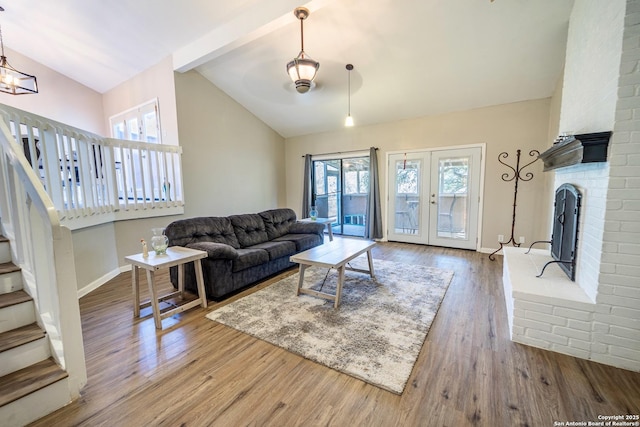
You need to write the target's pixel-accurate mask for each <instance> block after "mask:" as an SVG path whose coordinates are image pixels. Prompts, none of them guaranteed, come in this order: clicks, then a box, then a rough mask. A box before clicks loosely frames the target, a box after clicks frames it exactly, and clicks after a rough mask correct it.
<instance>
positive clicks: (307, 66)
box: [287, 7, 320, 93]
mask: <svg viewBox="0 0 640 427" xmlns="http://www.w3.org/2000/svg"><path fill="white" fill-rule="evenodd" d="M293 14H294V15H295V16H296V18H298V19H299V20H300V53H299V54H298V56H297V57H295V58H293V60H292V61H289V63H288V64H287V73H289V77H291V80H293V82H294V83H295V85H296V90H297V91H298V92H299V93H307V92H308V91H309V89H311V82H312V81H313V79H315V78H316V73H317V72H318V68H320V64H319V63H318V62H316V61H314V60H313V59H311V58H310V57H309V56H307V54H306V53H305V52H304V31H303V24H302V22H303V21H304V20H305V19H307V17H308V16H309V9H307V8H306V7H297V8H295V9H294V11H293Z"/></svg>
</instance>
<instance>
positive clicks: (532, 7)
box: [0, 0, 573, 137]
mask: <svg viewBox="0 0 640 427" xmlns="http://www.w3.org/2000/svg"><path fill="white" fill-rule="evenodd" d="M1 5H2V6H3V7H4V8H5V9H6V11H5V12H2V14H0V24H1V25H2V32H3V36H4V41H5V45H6V46H7V47H10V48H11V49H13V50H16V51H18V52H20V53H22V54H23V55H26V56H28V57H30V58H32V59H34V60H36V61H38V62H40V63H42V64H44V65H46V66H48V67H50V68H52V69H54V70H56V71H58V72H60V73H62V74H64V75H66V76H68V77H70V78H72V79H74V80H77V81H78V82H80V83H82V84H84V85H86V86H88V87H90V88H93V89H94V90H96V91H98V92H101V93H103V92H106V91H108V90H109V89H111V88H113V87H115V86H116V85H118V84H120V83H122V82H124V81H126V80H128V79H130V78H131V77H133V76H134V75H136V74H138V73H140V72H142V71H144V70H145V69H147V68H149V67H150V66H152V65H154V64H156V63H158V62H160V61H161V60H163V59H164V58H166V57H168V56H172V57H173V62H174V68H175V69H176V70H178V71H179V72H184V71H188V70H191V69H195V70H197V71H198V72H199V73H201V74H202V75H203V76H204V77H206V78H207V79H208V80H210V81H211V82H212V83H213V84H215V85H216V86H217V87H219V88H220V89H221V90H223V91H224V92H226V93H227V94H228V95H229V96H231V97H232V98H233V99H235V100H236V101H237V102H239V103H240V104H241V105H243V106H244V107H245V108H246V109H247V110H249V111H251V112H252V113H253V114H254V115H256V116H257V117H259V118H260V119H261V120H263V121H264V122H265V123H267V124H268V125H269V126H270V127H271V128H273V129H274V130H276V131H277V132H278V133H280V134H281V135H282V136H284V137H291V136H296V135H302V134H308V133H316V132H323V131H331V130H335V129H338V128H341V127H342V126H343V123H344V117H345V115H346V113H347V71H346V69H345V65H346V64H347V63H352V64H353V65H354V67H355V68H354V70H353V72H352V76H351V89H352V92H351V93H352V100H351V112H352V116H353V117H354V119H355V122H356V126H358V125H360V126H361V125H368V124H375V123H381V122H387V121H397V120H402V119H407V118H413V117H419V116H425V115H434V114H441V113H445V112H451V111H460V110H467V109H472V108H477V107H482V106H488V105H496V104H504V103H509V102H516V101H522V100H528V99H538V98H544V97H548V96H550V95H551V94H552V92H553V90H554V88H555V85H556V83H557V81H558V79H559V77H560V76H561V72H562V68H563V63H564V53H565V47H566V35H567V28H568V22H569V15H570V13H571V8H572V6H573V0H535V1H532V0H495V1H493V2H492V1H490V0H446V1H445V0H394V1H391V0H376V1H374V2H372V1H366V0H312V1H309V2H307V3H306V4H305V3H302V2H300V1H292V0H234V1H228V0H225V1H222V0H188V1H183V2H176V1H168V0H111V1H108V2H106V1H86V0H60V1H57V2H50V1H41V0H40V1H38V0H20V1H16V2H8V1H5V2H4V3H2V4H1ZM297 6H306V7H307V8H309V9H310V10H311V15H310V16H309V18H308V19H307V20H306V21H305V22H304V43H305V51H306V53H307V54H308V55H310V56H311V57H312V58H313V59H315V60H317V61H318V62H320V69H319V71H318V77H317V79H316V86H315V87H314V88H313V89H312V90H311V91H309V92H308V93H306V94H298V93H297V92H296V91H295V89H294V87H293V84H292V83H291V81H290V80H289V77H288V76H287V74H286V71H285V64H286V63H287V62H288V61H289V60H291V59H292V58H293V57H295V56H296V55H297V54H298V52H299V50H300V23H299V21H298V20H297V19H296V18H295V16H294V15H293V13H292V12H293V9H294V8H295V7H297ZM9 59H11V58H9ZM12 65H14V66H15V67H16V68H18V69H20V64H17V63H14V64H12ZM24 71H27V72H28V70H24ZM36 96H37V95H36Z"/></svg>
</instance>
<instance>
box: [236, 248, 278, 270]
mask: <svg viewBox="0 0 640 427" xmlns="http://www.w3.org/2000/svg"><path fill="white" fill-rule="evenodd" d="M237 252H238V258H236V259H234V260H233V268H232V271H233V272H234V273H235V272H237V271H242V270H244V269H246V268H249V267H254V266H256V265H260V264H264V263H265V262H269V254H268V253H267V251H265V250H264V249H248V248H247V249H238V250H237Z"/></svg>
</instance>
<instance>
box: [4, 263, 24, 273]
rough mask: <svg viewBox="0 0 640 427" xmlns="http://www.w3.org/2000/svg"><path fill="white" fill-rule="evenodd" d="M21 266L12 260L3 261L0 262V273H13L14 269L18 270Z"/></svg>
mask: <svg viewBox="0 0 640 427" xmlns="http://www.w3.org/2000/svg"><path fill="white" fill-rule="evenodd" d="M20 270H21V268H20V267H18V266H17V265H15V264H14V263H12V262H3V263H2V264H0V274H7V273H13V272H14V271H20Z"/></svg>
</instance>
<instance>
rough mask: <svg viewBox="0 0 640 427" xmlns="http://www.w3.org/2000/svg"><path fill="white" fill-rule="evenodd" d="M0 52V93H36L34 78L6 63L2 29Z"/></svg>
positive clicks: (1, 9)
mask: <svg viewBox="0 0 640 427" xmlns="http://www.w3.org/2000/svg"><path fill="white" fill-rule="evenodd" d="M0 12H4V8H3V7H2V6H0ZM0 50H1V51H2V56H0V92H4V93H9V94H11V95H27V94H30V93H38V82H37V80H36V76H32V75H30V74H26V73H23V72H22V71H18V70H16V69H15V68H13V67H12V66H11V65H9V62H7V57H6V56H5V54H4V42H3V40H2V27H0Z"/></svg>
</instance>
